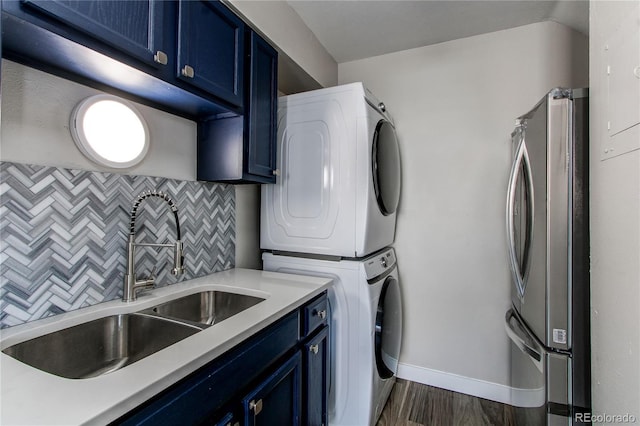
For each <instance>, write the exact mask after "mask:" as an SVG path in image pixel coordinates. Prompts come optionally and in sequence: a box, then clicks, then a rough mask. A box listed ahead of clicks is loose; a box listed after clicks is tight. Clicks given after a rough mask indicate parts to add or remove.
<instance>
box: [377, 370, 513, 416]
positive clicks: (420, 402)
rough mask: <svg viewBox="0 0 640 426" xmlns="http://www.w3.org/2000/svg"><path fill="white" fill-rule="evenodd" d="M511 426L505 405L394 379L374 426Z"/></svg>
mask: <svg viewBox="0 0 640 426" xmlns="http://www.w3.org/2000/svg"><path fill="white" fill-rule="evenodd" d="M484 425H488V426H489V425H490V426H515V422H514V420H513V412H512V410H511V407H510V406H508V405H504V404H500V403H499V402H494V401H489V400H486V399H481V398H476V397H473V396H469V395H464V394H460V393H456V392H452V391H448V390H444V389H439V388H434V387H432V386H426V385H422V384H420V383H415V382H409V381H407V380H402V379H398V381H397V382H396V384H395V386H394V387H393V391H392V392H391V395H390V396H389V400H388V401H387V405H386V406H385V407H384V410H383V411H382V414H381V415H380V419H379V420H378V423H377V426H484Z"/></svg>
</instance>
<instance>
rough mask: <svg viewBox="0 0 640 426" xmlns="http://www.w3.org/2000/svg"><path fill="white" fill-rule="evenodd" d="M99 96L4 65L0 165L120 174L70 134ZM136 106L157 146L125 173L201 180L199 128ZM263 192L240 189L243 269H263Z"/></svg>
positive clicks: (239, 256) (238, 246) (239, 244)
mask: <svg viewBox="0 0 640 426" xmlns="http://www.w3.org/2000/svg"><path fill="white" fill-rule="evenodd" d="M98 93H101V92H100V91H98V90H95V89H92V88H90V87H87V86H83V85H80V84H77V83H74V82H71V81H69V80H65V79H62V78H59V77H55V76H53V75H50V74H47V73H44V72H42V71H38V70H35V69H33V68H29V67H25V66H23V65H20V64H16V63H14V62H10V61H7V60H3V61H2V116H1V117H2V125H1V128H0V160H2V161H13V162H18V163H27V164H37V165H44V166H55V167H66V168H76V169H83V170H94V171H110V172H114V171H115V172H119V171H117V170H114V169H109V168H106V167H102V166H99V165H97V164H95V163H93V162H91V161H89V160H88V159H87V158H86V157H84V156H83V155H82V154H81V153H80V151H79V150H78V149H77V148H76V146H75V144H74V142H73V139H72V138H71V134H70V133H69V117H70V114H71V111H72V110H73V108H74V107H75V106H76V104H77V103H78V102H79V101H80V100H82V99H84V98H86V97H88V96H91V95H94V94H98ZM135 105H136V107H137V108H138V109H139V111H140V112H141V113H142V115H143V116H144V118H145V119H146V121H147V123H148V125H149V131H150V134H151V139H152V142H151V145H150V148H149V152H148V153H147V156H146V157H145V159H144V160H143V161H142V162H141V163H140V164H138V165H137V166H134V167H132V168H130V169H127V170H125V171H124V173H126V174H133V175H148V176H162V177H167V178H172V179H180V180H196V146H197V126H196V123H195V122H193V121H190V120H187V119H184V118H181V117H178V116H175V115H172V114H168V113H165V112H163V111H159V110H156V109H153V108H150V107H147V106H145V105H141V104H135ZM254 187H255V185H254ZM257 192H258V191H257V190H256V189H255V188H254V189H253V192H252V189H251V188H250V186H249V187H247V188H242V189H240V190H238V189H237V188H236V264H237V265H238V266H242V267H254V268H259V267H260V263H259V262H260V252H259V248H258V247H257V246H258V237H257V235H258V233H257V231H256V230H255V226H256V225H255V222H256V221H257V217H258V215H259V202H257V201H256V200H257V199H258V198H257V196H256V195H255V193H257ZM252 193H253V194H254V195H253V197H251V196H250V194H252Z"/></svg>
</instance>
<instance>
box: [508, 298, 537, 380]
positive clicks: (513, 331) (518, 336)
mask: <svg viewBox="0 0 640 426" xmlns="http://www.w3.org/2000/svg"><path fill="white" fill-rule="evenodd" d="M504 327H505V330H506V331H507V336H509V338H510V339H511V341H512V342H513V343H514V344H515V345H516V346H517V347H518V349H520V350H521V351H522V352H524V353H525V354H527V355H528V356H529V358H530V359H531V362H533V364H534V365H535V366H536V367H537V368H538V370H539V371H540V372H541V373H543V372H544V359H543V355H544V354H543V351H542V348H541V347H540V345H538V344H537V342H536V341H535V340H534V339H533V338H532V337H531V336H529V333H527V330H526V329H525V326H524V325H523V324H522V323H521V322H520V319H519V318H518V317H517V316H516V314H515V313H514V312H513V309H509V310H508V311H507V314H506V315H505V325H504Z"/></svg>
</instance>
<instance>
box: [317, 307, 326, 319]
mask: <svg viewBox="0 0 640 426" xmlns="http://www.w3.org/2000/svg"><path fill="white" fill-rule="evenodd" d="M314 314H315V315H316V316H317V317H319V318H320V319H325V318H326V317H327V311H325V310H324V309H323V310H321V311H314Z"/></svg>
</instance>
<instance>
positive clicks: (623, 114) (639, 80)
mask: <svg viewBox="0 0 640 426" xmlns="http://www.w3.org/2000/svg"><path fill="white" fill-rule="evenodd" d="M604 49H605V57H606V59H607V68H606V73H607V96H608V106H607V130H608V138H605V140H604V146H602V147H601V151H600V159H601V160H606V159H608V158H612V157H616V156H618V155H622V154H625V153H627V152H631V151H635V150H637V149H640V7H637V8H636V12H635V13H633V14H632V15H630V16H628V17H627V19H626V20H625V21H624V22H623V23H622V25H620V27H619V28H618V30H617V31H616V32H615V33H614V35H613V36H612V37H611V39H609V41H608V42H607V43H606V44H605V47H604Z"/></svg>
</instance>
